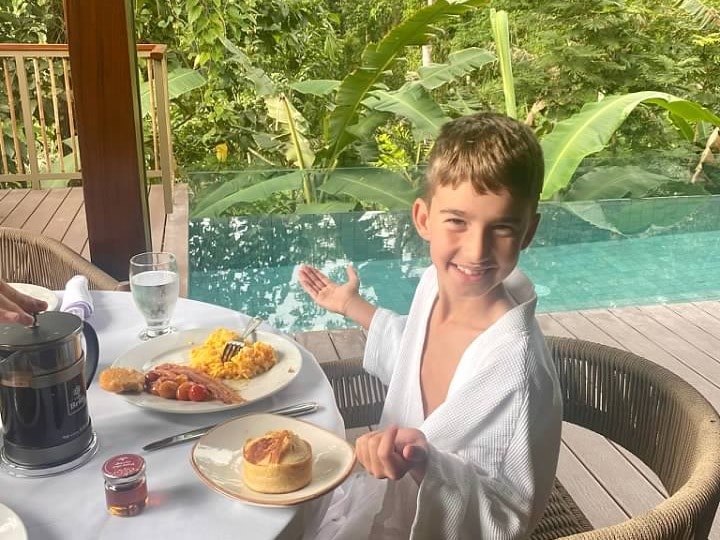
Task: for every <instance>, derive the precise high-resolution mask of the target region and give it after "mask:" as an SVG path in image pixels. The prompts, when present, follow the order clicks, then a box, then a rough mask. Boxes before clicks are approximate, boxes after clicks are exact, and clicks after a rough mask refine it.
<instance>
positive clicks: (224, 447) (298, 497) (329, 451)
mask: <svg viewBox="0 0 720 540" xmlns="http://www.w3.org/2000/svg"><path fill="white" fill-rule="evenodd" d="M279 429H289V430H291V431H293V432H295V433H296V434H297V435H298V436H299V437H301V438H303V439H305V440H306V441H307V442H309V443H310V446H311V447H312V455H313V475H312V480H311V481H310V483H309V484H308V485H307V486H305V487H304V488H301V489H298V490H297V491H293V492H291V493H281V494H274V493H258V492H257V491H253V490H251V489H250V488H248V487H247V486H246V485H245V483H244V482H243V479H242V461H243V446H244V445H245V441H247V440H248V439H250V438H254V437H260V436H262V435H264V434H265V433H267V432H268V431H274V430H279ZM190 460H191V462H192V466H193V469H195V472H196V473H197V474H198V476H200V479H201V480H202V481H203V482H205V483H206V484H207V485H208V486H209V487H210V488H212V489H214V490H216V491H219V492H220V493H222V494H223V495H226V496H228V497H230V498H231V499H237V500H239V501H243V502H246V503H251V504H256V505H259V506H292V505H295V504H299V503H301V502H304V501H309V500H311V499H315V498H317V497H320V496H321V495H324V494H325V493H327V492H328V491H330V490H332V489H334V488H336V487H337V486H339V485H340V484H341V483H342V482H343V481H344V480H345V479H346V478H347V477H348V475H349V474H350V472H351V471H352V468H353V466H354V465H355V450H354V449H353V447H352V446H350V444H348V442H347V441H345V440H344V439H342V438H340V437H338V436H337V435H335V434H334V433H331V432H330V431H327V430H325V429H323V428H321V427H318V426H316V425H314V424H311V423H309V422H304V421H302V420H297V419H295V418H289V417H287V416H279V415H276V414H250V415H247V416H242V417H240V418H235V419H234V420H229V421H227V422H225V423H223V424H220V425H218V426H217V427H215V428H213V429H211V430H210V431H208V432H207V433H206V434H205V435H203V436H202V437H201V438H200V439H199V440H198V442H196V443H195V446H193V449H192V453H191V454H190Z"/></svg>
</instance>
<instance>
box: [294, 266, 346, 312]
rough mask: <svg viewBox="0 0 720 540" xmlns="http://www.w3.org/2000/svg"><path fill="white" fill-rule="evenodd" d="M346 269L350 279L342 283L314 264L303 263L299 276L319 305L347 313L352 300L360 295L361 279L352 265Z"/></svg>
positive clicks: (301, 283)
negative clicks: (329, 276)
mask: <svg viewBox="0 0 720 540" xmlns="http://www.w3.org/2000/svg"><path fill="white" fill-rule="evenodd" d="M345 271H346V272H347V275H348V280H347V283H343V284H342V285H341V284H338V283H335V282H334V281H332V280H331V279H330V278H328V277H327V276H326V275H325V274H323V273H322V272H321V271H320V270H318V269H317V268H313V267H312V266H307V265H302V266H301V267H300V270H299V272H298V276H299V278H300V285H302V288H303V289H305V292H307V293H308V294H309V295H310V298H312V299H313V301H314V302H315V303H316V304H317V305H319V306H320V307H324V308H325V309H327V310H329V311H334V312H335V313H340V314H341V315H346V314H347V310H348V305H349V304H350V302H351V301H352V300H353V299H355V298H359V297H360V294H359V291H360V280H359V279H358V275H357V272H355V269H354V268H353V267H352V266H348V267H347V268H346V269H345Z"/></svg>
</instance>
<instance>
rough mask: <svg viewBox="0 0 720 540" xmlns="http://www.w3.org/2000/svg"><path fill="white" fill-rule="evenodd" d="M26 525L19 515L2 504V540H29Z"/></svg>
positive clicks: (0, 529)
mask: <svg viewBox="0 0 720 540" xmlns="http://www.w3.org/2000/svg"><path fill="white" fill-rule="evenodd" d="M27 537H28V536H27V531H26V530H25V525H23V522H22V521H20V518H19V517H18V515H17V514H16V513H15V512H13V511H12V510H10V509H9V508H8V507H7V506H5V505H4V504H1V503H0V540H27Z"/></svg>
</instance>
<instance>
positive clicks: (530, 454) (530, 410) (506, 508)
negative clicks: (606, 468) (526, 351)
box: [412, 349, 561, 540]
mask: <svg viewBox="0 0 720 540" xmlns="http://www.w3.org/2000/svg"><path fill="white" fill-rule="evenodd" d="M504 352H505V353H507V351H504ZM514 352H515V353H517V352H518V351H517V349H515V351H514ZM507 360H510V359H507ZM509 363H512V362H509ZM528 364H529V366H530V367H529V369H530V371H532V370H533V368H532V362H529V363H528ZM528 364H526V365H525V368H528ZM506 367H507V371H506V370H504V369H497V366H496V368H495V369H494V370H490V371H488V372H485V373H484V374H481V375H480V376H479V378H478V379H474V380H471V381H469V384H468V385H466V386H465V388H463V389H462V390H461V392H460V393H461V394H463V393H464V394H465V395H461V396H459V397H458V396H456V399H459V400H460V401H459V402H463V403H464V404H465V406H464V407H458V405H457V403H458V401H456V400H455V399H453V401H455V403H453V404H451V408H452V410H450V411H448V412H447V414H444V415H443V416H444V417H443V424H445V425H447V426H448V427H447V433H446V436H447V437H448V438H451V437H453V436H454V438H455V440H456V441H458V442H457V443H456V445H455V447H454V448H452V449H449V450H448V449H439V448H438V444H434V445H432V446H431V448H430V451H429V453H428V466H427V471H426V474H425V477H424V478H423V481H422V482H421V484H420V487H419V491H418V498H417V512H416V516H415V522H414V523H413V529H412V538H413V539H431V538H443V539H448V540H452V539H465V538H468V539H470V538H492V539H494V540H495V539H497V540H502V539H519V538H526V537H527V536H529V534H530V532H531V530H532V528H533V527H534V526H535V524H536V523H537V521H538V520H539V519H540V517H541V515H542V510H543V509H544V506H545V504H546V502H547V499H548V497H549V494H550V491H551V489H552V481H553V478H554V475H555V469H556V466H557V456H558V452H559V444H560V426H561V409H560V406H559V405H558V402H557V399H556V396H555V393H554V392H553V390H552V385H551V384H550V385H548V383H547V382H546V381H545V380H544V377H543V375H542V373H539V374H538V373H534V374H533V373H530V374H528V373H527V371H526V372H525V373H524V374H523V373H522V372H523V371H524V370H523V369H522V368H521V366H520V365H519V364H518V363H517V362H516V365H514V366H512V365H508V366H506ZM517 368H521V371H520V376H518V377H517V378H516V379H515V380H513V381H510V382H509V383H508V382H507V381H503V378H505V377H507V376H508V374H509V373H513V372H515V373H517V371H516V369H517ZM511 378H512V377H511ZM481 389H482V390H481ZM453 432H454V434H453Z"/></svg>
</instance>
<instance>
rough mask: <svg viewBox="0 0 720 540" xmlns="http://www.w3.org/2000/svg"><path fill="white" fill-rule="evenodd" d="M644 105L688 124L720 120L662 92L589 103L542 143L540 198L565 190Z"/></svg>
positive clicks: (642, 93) (637, 93)
mask: <svg viewBox="0 0 720 540" xmlns="http://www.w3.org/2000/svg"><path fill="white" fill-rule="evenodd" d="M643 102H649V103H652V104H655V105H659V106H660V107H663V108H665V109H667V110H668V111H669V112H670V113H671V114H673V115H676V116H679V117H681V118H683V119H685V120H688V121H692V122H698V121H701V120H702V121H706V122H711V123H713V124H715V125H720V118H718V117H717V116H716V115H715V114H713V113H712V112H711V111H709V110H707V109H705V108H704V107H702V106H700V105H698V104H697V103H694V102H690V101H687V100H684V99H682V98H679V97H676V96H673V95H671V94H666V93H663V92H654V91H646V92H634V93H631V94H625V95H618V96H609V97H606V98H605V99H603V100H602V101H599V102H597V103H588V104H586V105H585V106H584V107H583V108H582V110H581V111H580V112H579V113H578V114H576V115H573V116H571V117H570V118H568V119H566V120H563V121H562V122H558V124H557V125H556V126H555V129H553V131H552V132H551V133H549V134H548V135H546V136H545V137H543V138H542V140H541V145H542V148H543V152H544V154H545V184H544V188H543V192H542V198H543V199H545V200H547V199H550V198H552V197H553V196H554V195H555V194H556V193H557V192H559V191H560V190H562V189H563V188H565V187H566V186H567V185H568V184H569V182H570V181H571V179H572V176H573V174H574V172H575V170H576V169H577V167H578V165H579V164H580V162H581V161H582V160H583V158H585V157H586V156H587V155H589V154H592V153H594V152H598V151H600V150H602V149H603V148H604V147H605V146H606V145H607V143H608V142H609V140H610V137H612V135H613V133H615V131H616V130H617V128H618V127H619V126H620V125H621V124H622V123H623V122H624V121H625V119H626V118H627V116H628V115H629V114H630V113H631V112H632V111H633V110H634V109H635V107H637V106H638V105H639V104H640V103H643Z"/></svg>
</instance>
